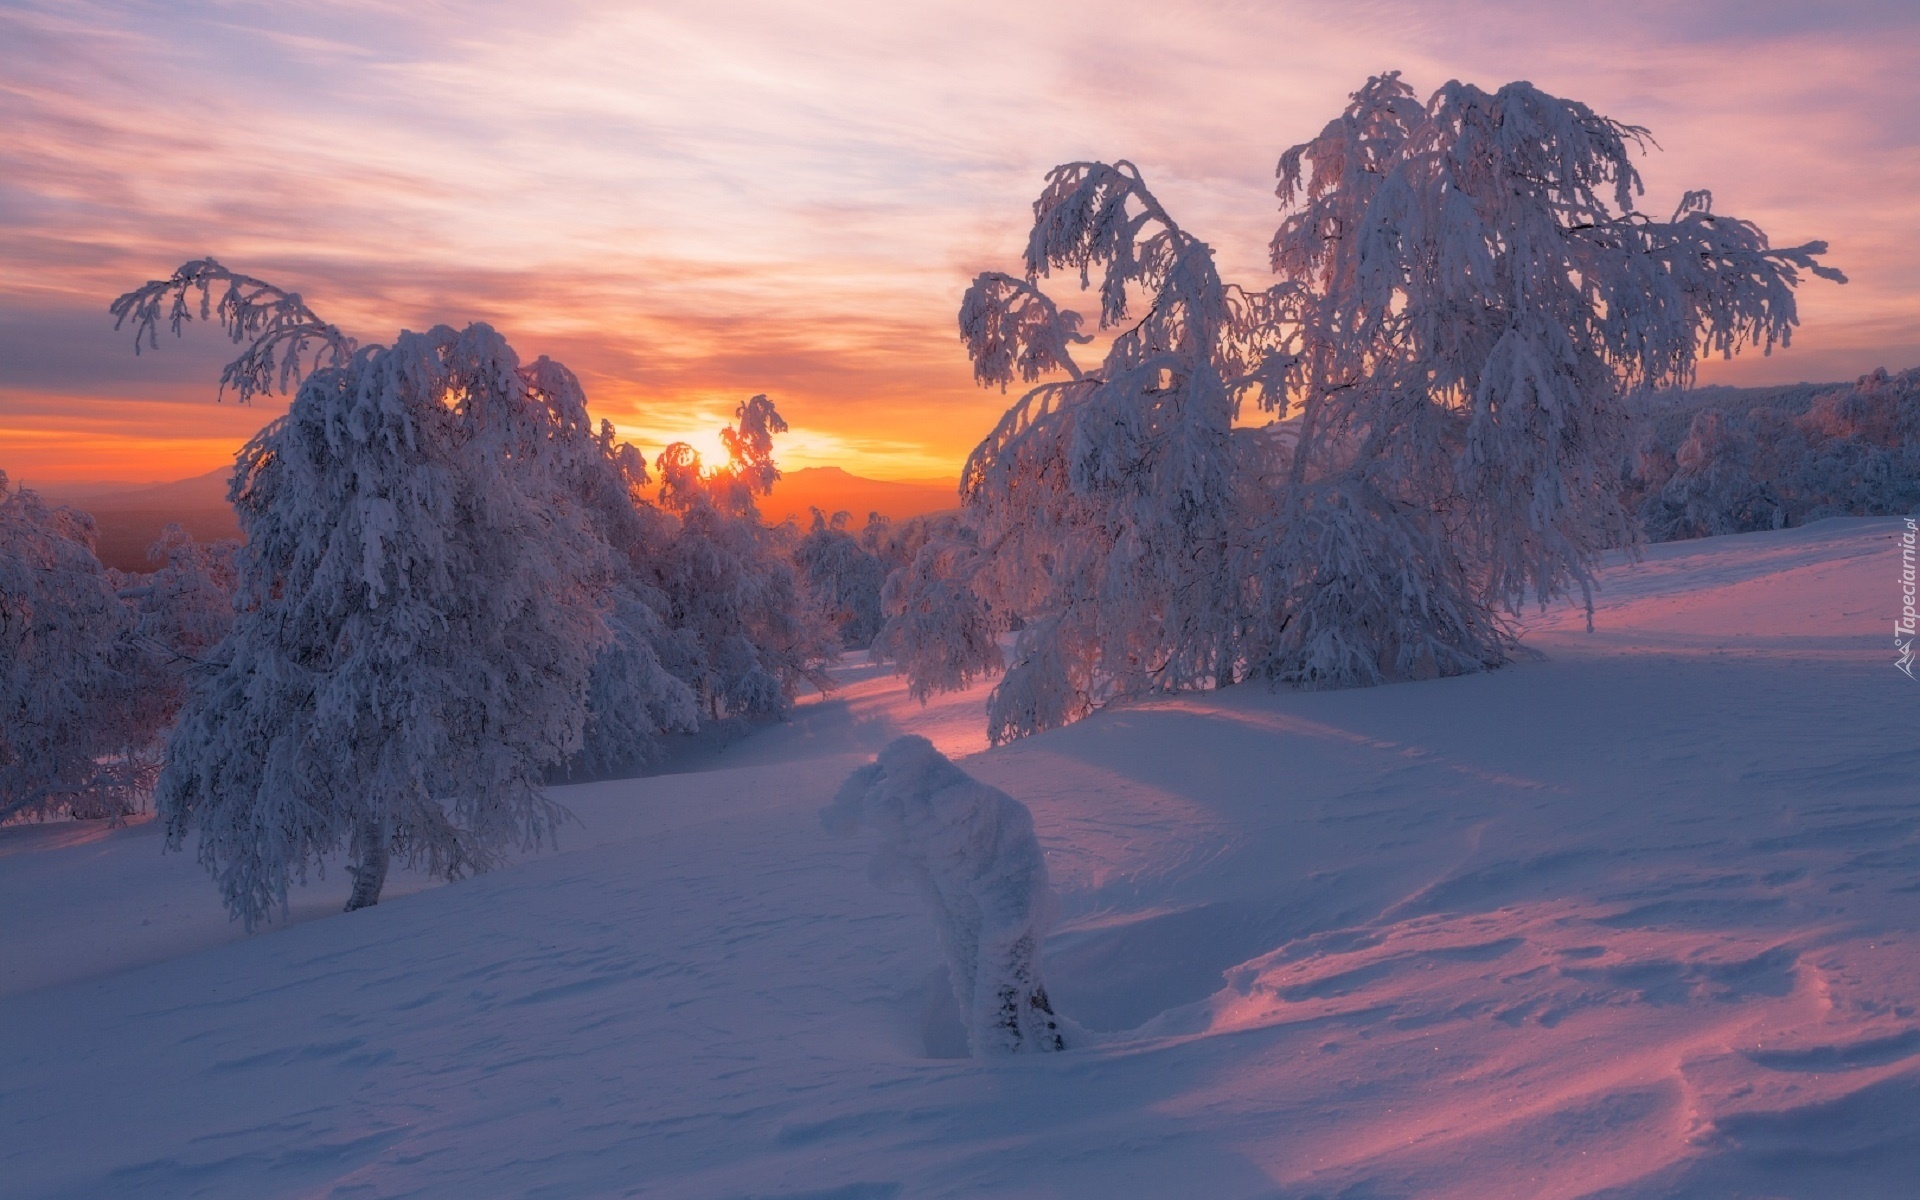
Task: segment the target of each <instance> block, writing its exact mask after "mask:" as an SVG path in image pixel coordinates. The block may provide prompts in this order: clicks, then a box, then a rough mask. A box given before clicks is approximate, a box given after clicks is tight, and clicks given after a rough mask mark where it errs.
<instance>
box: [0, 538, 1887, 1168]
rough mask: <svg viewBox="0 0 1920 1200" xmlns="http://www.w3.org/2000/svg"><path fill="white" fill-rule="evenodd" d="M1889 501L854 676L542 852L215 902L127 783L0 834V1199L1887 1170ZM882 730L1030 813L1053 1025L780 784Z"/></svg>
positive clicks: (621, 793) (829, 788)
mask: <svg viewBox="0 0 1920 1200" xmlns="http://www.w3.org/2000/svg"><path fill="white" fill-rule="evenodd" d="M1898 525H1899V523H1898V522H1897V521H1888V520H1853V521H1834V522H1826V523H1823V524H1821V525H1817V526H1812V527H1809V528H1806V529H1799V530H1789V531H1783V532H1779V533H1766V534H1750V535H1744V536H1741V537H1735V538H1720V539H1710V540H1707V541H1699V542H1682V543H1673V544H1670V545H1666V546H1661V547H1656V548H1654V549H1653V550H1652V551H1651V552H1650V553H1649V555H1648V558H1647V561H1646V562H1645V563H1643V564H1640V565H1638V566H1631V567H1620V568H1616V569H1613V570H1611V571H1610V572H1609V573H1608V575H1607V590H1606V592H1605V593H1604V594H1603V595H1602V597H1601V608H1600V612H1599V615H1598V618H1597V625H1598V629H1597V631H1596V632H1594V633H1591V634H1589V633H1586V632H1584V630H1583V628H1582V623H1581V622H1580V620H1579V619H1578V618H1577V617H1576V616H1575V615H1573V614H1571V613H1562V612H1556V613H1552V614H1547V615H1545V616H1541V617H1535V618H1533V619H1531V621H1530V630H1531V632H1530V634H1529V637H1528V642H1529V644H1530V645H1532V646H1534V647H1535V648H1537V649H1538V650H1540V651H1541V652H1542V653H1543V654H1544V656H1545V657H1544V658H1542V659H1541V660H1539V661H1530V662H1526V663H1522V664H1520V665H1517V666H1515V667H1512V668H1510V669H1507V670H1503V671H1500V672H1497V673H1494V674H1491V675H1485V676H1477V677H1469V678H1461V679H1452V680H1442V681H1436V682H1432V683H1423V684H1411V685H1398V686H1393V687H1388V688H1380V689H1372V690H1367V691H1354V692H1338V693H1320V694H1303V693H1286V692H1272V691H1267V690H1264V689H1261V688H1257V687H1252V688H1248V687H1243V688H1236V689H1232V690H1229V691H1227V692H1224V693H1219V694H1210V695H1200V696H1188V697H1183V698H1179V699H1174V700H1168V701H1164V702H1157V703H1152V704H1144V705H1139V706H1135V707H1131V708H1127V709H1124V710H1117V711H1111V712H1108V713H1104V714H1101V715H1098V716H1096V717H1094V718H1093V719H1091V720H1088V721H1086V722H1084V723H1082V724H1080V725H1076V726H1073V727H1070V728H1068V729H1065V730H1061V731H1057V732H1055V733H1050V734H1046V735H1043V736H1040V737H1036V738H1033V739H1030V740H1028V741H1025V742H1022V743H1019V744H1016V745H1013V746H1010V747H1005V748H1002V749H999V750H994V751H985V750H984V747H983V744H982V739H981V737H980V732H979V730H980V725H981V722H980V719H979V711H980V710H979V703H980V699H981V695H980V693H979V692H976V693H974V694H973V695H971V696H968V697H960V698H955V699H950V700H948V701H944V702H941V703H939V704H936V705H935V706H934V707H933V708H931V709H928V710H921V709H920V708H919V707H918V706H916V705H912V704H910V703H908V702H907V701H906V700H905V699H904V698H903V697H902V696H901V694H900V690H899V688H898V685H897V684H895V683H894V682H893V681H892V680H891V679H889V678H886V677H880V676H875V675H873V674H872V673H871V672H862V671H859V670H855V671H851V672H850V673H849V674H850V677H851V681H850V686H848V687H847V688H846V689H845V690H844V691H843V692H842V693H839V694H837V695H836V697H834V698H832V699H829V700H827V701H824V702H820V703H817V704H813V705H809V706H806V707H805V708H804V709H803V710H802V712H801V714H800V715H799V717H798V718H797V719H796V720H795V721H793V722H792V723H790V724H788V725H784V726H781V727H778V728H774V729H770V730H767V731H765V732H763V733H761V734H758V735H756V736H754V737H752V738H750V739H748V740H746V741H744V742H740V743H738V744H736V745H734V746H731V747H729V748H727V749H726V750H724V751H723V752H720V753H718V754H711V755H705V756H702V755H699V754H690V755H689V756H688V757H687V758H686V759H685V760H684V761H682V762H681V763H679V764H678V767H679V768H680V769H679V771H678V773H675V774H669V775H662V776H658V777H655V778H650V779H645V780H636V781H622V782H616V783H608V784H596V785H589V786H583V787H578V788H571V789H564V799H565V800H566V801H567V802H568V803H569V804H570V805H572V806H573V807H574V808H575V809H576V811H578V812H579V813H580V815H581V817H582V827H580V828H578V829H575V830H573V831H572V832H571V833H570V834H569V837H568V839H567V842H566V847H567V848H566V850H565V851H564V852H563V853H560V854H557V855H548V856H544V857H539V858H535V859H532V860H529V861H525V862H522V863H520V864H519V865H516V866H514V867H511V868H509V869H506V870H502V871H499V872H496V873H494V874H492V875H490V876H487V877H483V878H481V879H477V880H473V881H469V882H465V883H461V884H459V885H456V886H452V887H444V888H431V889H426V890H415V891H414V892H413V894H410V895H401V896H398V897H397V898H395V899H393V900H391V901H390V902H384V903H382V904H381V905H380V906H379V907H378V908H375V909H371V910H367V911H364V912H360V913H355V914H353V915H351V916H328V917H326V918H325V919H309V920H303V921H301V922H299V923H296V924H294V925H293V926H291V927H290V928H285V929H281V930H278V931H275V932H271V933H268V934H264V935H261V936H256V937H253V938H249V939H238V940H236V939H234V937H233V935H232V934H231V933H230V931H229V928H228V927H227V926H225V925H223V924H221V923H220V922H219V920H218V914H217V912H216V911H215V910H214V909H213V900H212V889H211V887H210V885H208V884H206V883H205V882H204V881H203V880H201V879H200V878H198V877H197V875H196V873H195V871H196V869H195V868H194V867H193V864H192V863H191V861H190V859H187V858H186V857H185V856H171V857H169V858H165V859H161V858H157V857H154V856H151V855H149V853H148V851H149V850H150V849H151V848H152V847H153V846H154V844H155V842H156V839H155V837H154V835H153V834H152V833H151V832H150V827H147V828H136V829H132V830H126V831H121V832H116V833H112V834H107V835H104V836H101V835H99V834H98V833H97V831H86V832H81V831H78V830H68V831H66V832H65V833H59V834H56V833H55V832H53V831H50V830H31V831H24V833H25V835H30V836H16V835H18V834H22V831H8V833H7V834H6V835H5V836H4V837H0V901H3V902H5V903H6V904H7V909H6V911H7V913H8V915H9V921H8V928H7V932H6V933H5V934H4V935H0V984H4V989H5V990H6V991H7V992H9V993H11V994H8V995H6V996H5V997H4V998H0V1193H4V1194H6V1195H8V1196H15V1195H18V1196H22V1197H43V1196H44V1197H51V1196H74V1197H78V1196H107V1195H138V1196H142V1197H169V1196H208V1197H262V1196H288V1197H296V1196H297V1197H305V1196H340V1197H349V1196H352V1197H362V1196H364V1197H376V1196H459V1197H472V1196H552V1197H571V1196H618V1195H644V1196H660V1197H743V1196H761V1197H772V1196H784V1197H789V1198H790V1200H797V1198H798V1197H803V1196H805V1197H815V1198H819V1197H833V1198H836V1200H872V1198H879V1197H894V1196H899V1197H908V1196H946V1195H961V1194H968V1195H995V1196H1102V1197H1106V1196H1208V1197H1238V1196H1244V1197H1307V1196H1327V1197H1333V1196H1343V1197H1350V1198H1358V1197H1388V1196H1396V1197H1397V1196H1420V1197H1427V1196H1443V1197H1446V1196H1457V1197H1546V1196H1583V1195H1597V1196H1610V1197H1612V1196H1618V1197H1627V1196H1633V1197H1643V1196H1644V1197H1652V1196H1721V1195H1765V1196H1791V1197H1814V1196H1822V1197H1824V1196H1839V1195H1844V1196H1850V1197H1871V1196H1907V1195H1911V1194H1913V1192H1914V1187H1913V1185H1912V1183H1911V1181H1912V1180H1913V1179H1915V1178H1920V1136H1916V1131H1917V1130H1920V1011H1916V1006H1920V788H1917V787H1916V782H1920V732H1916V727H1915V723H1914V719H1913V718H1914V715H1915V713H1916V711H1920V690H1916V687H1917V686H1920V685H1915V684H1914V683H1913V682H1912V681H1910V680H1908V679H1907V678H1906V677H1904V676H1902V675H1900V674H1899V673H1898V672H1896V671H1895V670H1894V669H1893V666H1892V657H1893V656H1892V653H1891V649H1890V645H1891V640H1890V638H1889V637H1888V633H1889V632H1890V631H1889V622H1890V620H1891V614H1892V610H1893V608H1894V607H1895V606H1896V605H1897V602H1898V596H1899V593H1898V582H1897V568H1898V550H1897V541H1896V538H1897V529H1898ZM863 676H864V677H863ZM909 730H910V731H916V732H923V733H926V734H927V735H928V736H929V737H931V738H932V739H933V740H934V741H935V743H936V744H937V745H939V746H940V748H941V749H942V750H944V751H946V752H947V753H949V754H953V755H961V754H966V755H970V757H967V758H965V759H964V760H963V762H962V765H963V766H965V767H966V768H967V769H968V770H969V771H971V772H973V773H974V774H976V775H978V776H979V777H980V778H982V779H984V780H986V781H987V782H989V783H991V784H993V785H995V786H997V787H1001V788H1004V789H1005V790H1007V791H1008V792H1010V793H1012V794H1013V795H1014V796H1016V797H1018V798H1019V799H1021V800H1022V801H1024V802H1025V803H1026V804H1027V805H1029V806H1030V807H1031V808H1032V810H1033V813H1034V817H1035V821H1036V824H1037V827H1038V831H1039V835H1040V839H1041V842H1042V844H1043V845H1044V846H1045V847H1046V849H1047V852H1048V856H1049V864H1050V869H1051V873H1052V876H1053V879H1054V882H1055V886H1056V888H1057V889H1058V891H1059V893H1060V904H1061V910H1062V915H1063V921H1062V925H1061V927H1060V929H1059V930H1058V932H1057V933H1056V934H1055V936H1054V937H1053V938H1052V939H1051V940H1050V942H1049V944H1048V946H1047V965H1046V971H1047V978H1048V981H1049V983H1050V985H1051V988H1052V991H1053V997H1054V1000H1055V1001H1056V1003H1057V1006H1058V1007H1059V1009H1060V1011H1061V1012H1062V1013H1063V1014H1064V1015H1065V1016H1066V1017H1068V1018H1070V1019H1073V1020H1075V1021H1077V1022H1078V1023H1079V1024H1080V1025H1081V1026H1082V1027H1084V1028H1083V1030H1082V1032H1081V1033H1080V1036H1079V1037H1078V1039H1077V1047H1078V1048H1077V1049H1075V1050H1073V1051H1071V1052H1069V1053H1067V1054H1063V1055H1048V1056H1038V1057H1035V1058H1031V1059H1015V1060H996V1061H991V1062H976V1061H974V1060H970V1059H966V1058H961V1057H954V1056H955V1055H956V1054H959V1053H961V1052H962V1047H961V1046H960V1045H959V1044H958V1043H959V1040H960V1033H959V1027H958V1023H957V1018H956V1017H955V1016H954V1014H953V1012H952V1010H951V1001H950V1000H948V999H946V998H945V993H944V985H943V981H942V979H941V976H940V974H939V971H940V968H939V965H938V964H939V963H940V961H941V960H940V956H939V954H938V952H937V950H936V948H935V946H934V944H933V939H932V935H931V930H930V928H929V926H928V924H927V920H926V917H925V915H924V914H923V913H921V912H920V911H919V910H918V908H917V900H916V898H915V897H914V896H913V895H911V894H909V893H907V892H906V891H904V890H901V891H887V890H881V889H879V888H877V887H875V886H874V885H873V884H872V883H870V882H869V881H868V879H867V878H866V875H865V860H866V858H867V855H868V851H869V849H870V847H869V846H867V845H865V844H863V843H862V842H861V841H860V840H859V839H853V840H841V839H836V838H833V837H830V836H829V835H827V834H826V833H825V832H824V831H823V830H822V829H821V828H820V825H819V820H818V816H817V810H818V809H819V808H820V807H821V806H822V805H824V804H825V803H826V802H827V801H828V800H829V799H830V798H831V796H832V794H833V791H834V789H835V788H836V787H837V785H838V784H839V782H840V780H841V779H842V778H844V777H845V775H846V774H847V772H848V771H849V770H851V769H852V768H853V767H854V766H855V765H858V764H859V763H861V762H864V761H867V760H868V759H869V758H870V757H871V755H872V753H873V751H874V750H875V749H877V748H878V747H879V746H880V745H883V744H884V743H885V742H886V741H887V740H889V739H890V738H891V737H892V736H894V735H896V734H897V733H899V732H902V731H909ZM63 841H64V842H65V843H67V844H61V843H62V842H63ZM156 863H157V864H159V865H158V866H156V865H155V864H156ZM336 882H337V881H336ZM402 890H406V889H404V888H403V889H402ZM330 903H331V901H328V902H327V903H322V902H321V901H320V900H318V899H316V900H313V901H311V902H307V903H305V904H303V912H311V913H313V914H316V915H317V914H318V913H319V912H320V911H321V910H322V909H323V908H325V907H327V906H329V905H330ZM22 906H25V907H22ZM22 913H24V914H25V918H24V919H23V918H22V916H21V914H22ZM167 914H171V915H167ZM163 916H164V918H165V919H164V920H163V919H160V918H161V917H163ZM149 919H151V920H154V924H153V925H141V924H138V921H141V920H149ZM96 928H98V929H101V930H103V931H105V932H104V933H103V935H102V937H101V938H100V939H98V940H97V941H96V939H95V938H94V935H93V932H92V931H93V930H94V929H96ZM87 946H91V947H92V948H91V949H76V948H75V947H87Z"/></svg>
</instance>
